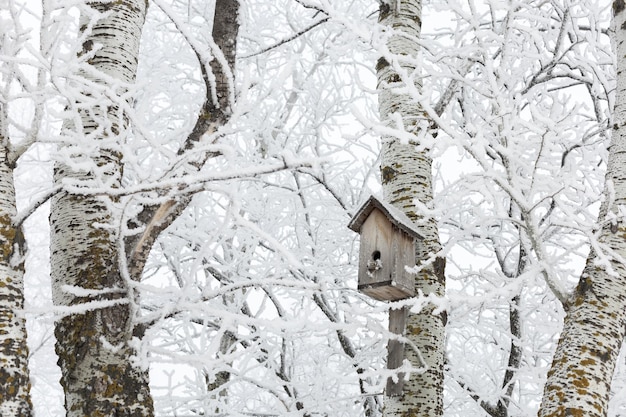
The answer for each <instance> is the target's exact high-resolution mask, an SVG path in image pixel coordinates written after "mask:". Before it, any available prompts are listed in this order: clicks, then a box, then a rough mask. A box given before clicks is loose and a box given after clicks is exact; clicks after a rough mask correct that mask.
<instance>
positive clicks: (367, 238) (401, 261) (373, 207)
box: [348, 196, 422, 301]
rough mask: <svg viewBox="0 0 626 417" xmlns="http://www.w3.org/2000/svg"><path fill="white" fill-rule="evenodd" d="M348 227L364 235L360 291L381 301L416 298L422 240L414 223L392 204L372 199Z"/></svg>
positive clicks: (360, 253) (360, 260)
mask: <svg viewBox="0 0 626 417" xmlns="http://www.w3.org/2000/svg"><path fill="white" fill-rule="evenodd" d="M348 227H349V228H350V229H352V230H354V231H355V232H357V233H359V234H360V235H361V247H360V250H359V284H358V289H359V291H361V292H363V293H364V294H367V295H369V296H370V297H372V298H374V299H376V300H381V301H395V300H401V299H403V298H409V297H412V296H414V295H415V284H414V279H415V276H414V275H413V274H410V273H409V272H407V270H406V267H407V266H408V267H413V266H415V241H416V239H417V240H418V241H419V240H421V239H422V236H420V234H419V233H418V232H417V229H416V228H415V226H414V224H413V222H412V221H411V220H410V219H409V218H408V217H407V216H406V215H405V214H404V213H403V212H402V211H401V210H399V209H398V208H396V207H394V206H393V205H391V204H390V203H387V202H385V201H382V200H381V199H378V198H377V197H375V196H371V197H370V198H369V199H368V200H367V201H366V202H365V204H363V206H361V208H360V209H359V210H358V211H357V213H356V214H355V216H354V217H353V218H352V220H351V221H350V223H349V224H348Z"/></svg>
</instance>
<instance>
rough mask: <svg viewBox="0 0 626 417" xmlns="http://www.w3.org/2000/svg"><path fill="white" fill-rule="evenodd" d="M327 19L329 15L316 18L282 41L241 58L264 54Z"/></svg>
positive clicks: (296, 37)
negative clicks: (313, 21)
mask: <svg viewBox="0 0 626 417" xmlns="http://www.w3.org/2000/svg"><path fill="white" fill-rule="evenodd" d="M328 20H330V17H325V18H323V19H320V20H318V21H317V22H315V23H313V24H312V25H310V26H308V27H306V28H304V29H302V30H301V31H299V32H296V33H294V34H293V35H291V36H290V37H288V38H285V39H283V40H282V41H280V42H278V43H275V44H274V45H272V46H268V47H266V48H264V49H261V50H260V51H258V52H254V53H252V54H249V55H245V56H242V58H244V59H247V58H252V57H255V56H258V55H261V54H264V53H266V52H269V51H271V50H272V49H276V48H278V47H280V46H282V45H284V44H286V43H289V42H291V41H293V40H296V39H298V38H299V37H300V36H302V35H304V34H305V33H307V32H309V31H311V30H313V29H315V28H316V27H317V26H319V25H321V24H322V23H325V22H328Z"/></svg>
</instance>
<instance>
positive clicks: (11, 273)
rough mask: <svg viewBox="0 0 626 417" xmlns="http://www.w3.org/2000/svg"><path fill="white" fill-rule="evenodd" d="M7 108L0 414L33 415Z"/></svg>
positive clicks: (1, 132)
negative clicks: (14, 222)
mask: <svg viewBox="0 0 626 417" xmlns="http://www.w3.org/2000/svg"><path fill="white" fill-rule="evenodd" d="M6 120H7V118H6V108H5V107H4V106H3V105H2V104H1V103H0V415H2V416H19V417H29V416H32V414H33V411H32V404H31V401H30V377H29V373H28V346H27V345H26V320H25V319H24V316H23V314H22V311H23V309H24V250H25V245H24V236H23V234H22V230H21V227H15V226H14V225H13V223H12V221H13V218H14V216H15V214H16V211H17V210H16V205H15V188H14V182H13V163H12V162H11V161H10V160H9V158H8V153H9V147H10V144H9V138H8V132H7V130H8V129H7V126H6Z"/></svg>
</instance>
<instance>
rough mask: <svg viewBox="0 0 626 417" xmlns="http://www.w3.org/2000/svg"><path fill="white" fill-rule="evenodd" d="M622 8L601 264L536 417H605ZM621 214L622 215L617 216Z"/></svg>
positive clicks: (621, 228) (625, 92) (570, 305)
mask: <svg viewBox="0 0 626 417" xmlns="http://www.w3.org/2000/svg"><path fill="white" fill-rule="evenodd" d="M625 9H626V5H625V3H624V1H623V0H615V1H614V2H613V13H614V16H613V23H612V26H613V31H614V34H615V39H614V41H615V42H614V48H615V54H616V56H617V71H616V73H617V95H616V99H615V109H614V111H613V121H614V125H613V134H612V138H611V147H610V154H609V160H608V167H607V174H606V185H605V196H606V199H605V201H604V203H603V206H602V207H601V209H600V221H601V222H602V223H601V224H602V226H603V227H602V229H601V231H600V237H599V243H600V244H601V246H602V247H603V248H604V249H606V250H607V251H608V255H609V260H608V262H607V263H606V264H604V263H603V262H600V261H604V260H606V258H604V259H602V258H601V257H600V256H599V255H598V252H592V253H591V254H590V255H589V257H588V258H587V264H586V266H585V268H584V270H583V273H582V275H581V277H580V280H579V282H578V286H577V288H576V291H575V293H574V294H573V296H572V297H571V298H570V299H569V300H568V302H567V304H566V305H565V309H566V310H567V315H566V317H565V321H564V324H563V331H562V333H561V337H560V340H559V343H558V345H557V349H556V352H555V354H554V359H553V362H552V367H551V369H550V371H549V373H548V380H547V382H546V385H545V388H544V394H543V400H542V404H541V408H540V410H539V416H541V417H557V416H581V417H582V416H585V417H594V416H606V415H607V413H608V403H609V391H610V386H611V379H612V377H613V372H614V370H615V365H616V361H617V358H618V355H619V352H620V349H621V346H622V341H623V339H624V336H625V325H626V310H625V309H624V305H625V304H626V285H624V276H626V261H625V260H626V224H625V223H624V221H623V220H622V219H620V220H619V221H618V220H616V219H618V217H617V216H618V215H619V214H620V211H621V212H622V213H623V207H625V205H626V59H625V58H624V57H625V56H626V12H625ZM620 209H621V210H620Z"/></svg>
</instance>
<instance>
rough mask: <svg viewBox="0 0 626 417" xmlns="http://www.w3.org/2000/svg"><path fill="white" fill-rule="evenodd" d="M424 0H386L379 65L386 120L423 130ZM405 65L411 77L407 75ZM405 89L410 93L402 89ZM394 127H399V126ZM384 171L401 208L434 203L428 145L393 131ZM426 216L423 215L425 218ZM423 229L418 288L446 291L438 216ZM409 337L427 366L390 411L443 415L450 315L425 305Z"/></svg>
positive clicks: (391, 197)
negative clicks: (415, 93)
mask: <svg viewBox="0 0 626 417" xmlns="http://www.w3.org/2000/svg"><path fill="white" fill-rule="evenodd" d="M421 8H422V4H421V0H394V1H388V2H383V3H382V4H381V7H380V14H379V22H380V23H381V24H382V25H383V26H384V27H386V28H388V29H389V30H392V31H393V32H392V35H391V37H390V38H389V40H388V43H387V48H388V49H389V53H390V55H389V56H390V57H393V59H392V60H393V61H394V62H392V63H390V62H389V61H388V60H387V59H386V58H380V59H379V61H378V64H377V68H376V70H377V76H378V91H379V108H380V118H381V121H382V123H384V124H386V125H388V126H392V125H393V124H392V121H391V120H392V119H397V116H400V117H401V119H402V121H403V124H404V130H405V131H407V132H410V133H414V134H417V133H418V129H419V127H418V124H419V123H420V122H422V121H424V117H425V116H424V111H423V109H422V108H421V107H420V105H419V103H418V102H416V101H415V100H414V99H413V98H412V97H411V96H410V95H409V93H408V92H407V91H406V84H405V83H407V82H413V83H415V85H416V87H418V88H419V87H420V86H419V84H418V83H417V81H415V80H416V79H417V78H418V77H419V74H416V73H415V71H416V68H415V62H416V60H417V57H418V54H419V44H418V42H417V41H418V40H419V38H420V32H421ZM398 68H401V69H402V71H403V72H404V73H405V74H408V76H409V78H410V79H403V78H402V77H401V76H400V75H399V73H398ZM402 89H404V90H405V92H401V91H402ZM394 127H395V126H394ZM381 152H382V156H381V173H382V184H383V192H384V197H385V199H386V200H387V201H389V202H391V203H392V204H394V205H395V206H397V207H398V208H400V209H402V210H403V211H404V212H405V213H406V214H407V215H408V216H409V218H411V219H412V220H414V221H416V220H418V219H419V218H420V215H419V214H418V213H417V212H416V209H415V204H414V201H415V200H418V201H420V202H421V203H423V204H426V205H427V204H429V203H430V202H431V200H432V184H431V180H432V178H431V166H432V160H431V158H430V156H429V152H428V150H418V149H417V147H416V145H415V144H404V143H402V142H401V141H400V140H399V139H398V138H396V137H393V136H387V137H383V145H382V151H381ZM421 220H423V219H421ZM419 228H420V233H421V234H422V236H423V237H424V240H423V241H421V242H419V243H418V245H416V261H417V263H418V264H422V265H423V267H422V268H421V270H420V272H419V273H418V274H417V275H416V277H415V289H416V293H417V292H419V291H421V292H422V293H424V294H425V295H428V294H435V295H439V296H443V294H444V291H445V273H444V269H445V260H444V259H443V258H440V257H436V258H435V259H434V260H432V259H431V257H432V256H433V254H438V253H440V249H441V247H440V243H439V236H438V229H437V224H436V222H435V220H434V219H428V220H427V221H425V222H420V225H419ZM406 337H407V338H409V339H410V340H411V341H412V342H413V343H414V345H415V347H416V348H417V349H418V350H419V352H420V353H421V355H422V357H423V359H424V361H425V365H426V367H427V368H426V371H425V372H424V373H419V374H415V373H414V374H412V375H411V377H410V380H409V381H407V382H405V384H404V387H403V391H402V394H401V395H400V396H393V397H390V396H387V397H385V406H384V415H385V416H404V417H409V416H411V417H415V416H429V417H435V416H439V415H442V414H443V363H444V341H445V316H444V315H443V314H433V307H432V306H431V307H428V306H427V307H425V308H424V309H423V310H422V311H421V312H420V313H417V314H409V315H408V318H407V324H406ZM405 354H406V357H407V359H408V360H409V361H410V362H411V364H412V365H413V366H414V367H416V368H417V367H420V366H422V363H421V361H420V359H419V357H418V355H417V353H416V351H415V349H412V348H406V347H405Z"/></svg>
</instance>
